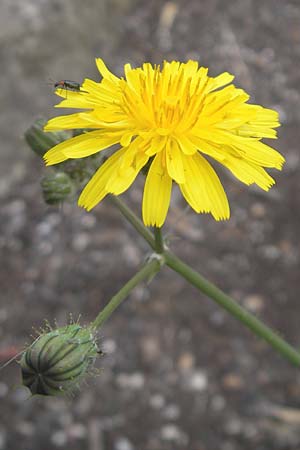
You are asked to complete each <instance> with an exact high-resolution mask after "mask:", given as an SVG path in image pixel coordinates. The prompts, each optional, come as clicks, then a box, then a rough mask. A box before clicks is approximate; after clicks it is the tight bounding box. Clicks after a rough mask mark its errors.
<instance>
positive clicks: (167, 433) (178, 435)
mask: <svg viewBox="0 0 300 450" xmlns="http://www.w3.org/2000/svg"><path fill="white" fill-rule="evenodd" d="M161 437H162V439H163V440H165V441H173V442H178V443H180V444H183V445H185V444H187V442H188V437H187V435H186V434H185V433H184V432H183V431H182V430H180V428H178V427H177V426H176V425H174V424H166V425H165V426H163V427H162V428H161Z"/></svg>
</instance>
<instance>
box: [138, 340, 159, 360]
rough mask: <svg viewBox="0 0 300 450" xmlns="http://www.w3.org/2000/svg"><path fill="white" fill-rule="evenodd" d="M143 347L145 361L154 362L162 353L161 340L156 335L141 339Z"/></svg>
mask: <svg viewBox="0 0 300 450" xmlns="http://www.w3.org/2000/svg"><path fill="white" fill-rule="evenodd" d="M141 348H142V353H143V357H144V359H145V361H147V362H148V363H153V362H155V361H157V360H158V358H159V355H160V346H159V341H158V339H156V338H155V337H150V336H148V337H145V338H143V339H142V340H141Z"/></svg>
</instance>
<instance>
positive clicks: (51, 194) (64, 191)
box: [41, 172, 76, 205]
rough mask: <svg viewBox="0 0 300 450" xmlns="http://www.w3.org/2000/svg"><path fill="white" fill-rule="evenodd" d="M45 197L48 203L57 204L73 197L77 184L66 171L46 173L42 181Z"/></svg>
mask: <svg viewBox="0 0 300 450" xmlns="http://www.w3.org/2000/svg"><path fill="white" fill-rule="evenodd" d="M41 187H42V191H43V197H44V200H45V202H46V203H48V205H57V204H58V203H61V202H62V201H64V200H67V199H68V198H70V197H72V195H73V194H74V193H75V190H76V189H75V185H74V183H73V181H72V180H71V178H70V177H69V175H67V174H66V173H65V172H53V173H50V174H49V175H46V176H45V177H44V178H43V179H42V181H41Z"/></svg>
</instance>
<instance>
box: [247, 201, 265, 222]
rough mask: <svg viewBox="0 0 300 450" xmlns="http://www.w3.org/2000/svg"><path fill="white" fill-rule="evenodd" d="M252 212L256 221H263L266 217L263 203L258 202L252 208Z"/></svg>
mask: <svg viewBox="0 0 300 450" xmlns="http://www.w3.org/2000/svg"><path fill="white" fill-rule="evenodd" d="M250 212H251V214H252V216H253V217H255V218H256V219H262V218H263V217H265V215H266V208H265V206H264V205H263V204H262V203H259V202H257V203H254V204H253V205H252V206H251V208H250Z"/></svg>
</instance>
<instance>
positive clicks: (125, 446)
mask: <svg viewBox="0 0 300 450" xmlns="http://www.w3.org/2000/svg"><path fill="white" fill-rule="evenodd" d="M114 447H115V450H133V448H134V447H133V445H132V443H131V442H130V441H129V439H127V438H126V437H120V438H119V439H117V441H116V443H115V446H114Z"/></svg>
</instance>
